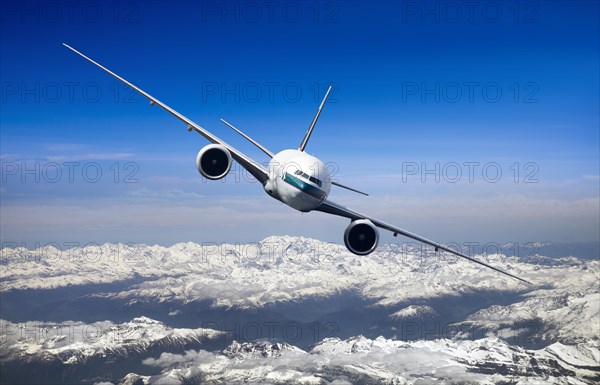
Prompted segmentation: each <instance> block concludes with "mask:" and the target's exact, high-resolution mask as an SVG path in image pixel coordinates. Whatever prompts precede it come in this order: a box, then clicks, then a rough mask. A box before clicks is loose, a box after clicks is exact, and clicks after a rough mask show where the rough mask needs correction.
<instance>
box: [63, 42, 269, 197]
mask: <svg viewBox="0 0 600 385" xmlns="http://www.w3.org/2000/svg"><path fill="white" fill-rule="evenodd" d="M63 45H64V46H65V47H67V48H68V49H70V50H71V51H73V52H75V53H76V54H78V55H79V56H81V57H82V58H84V59H86V60H87V61H89V62H91V63H92V64H95V65H96V66H98V67H99V68H101V69H103V70H104V71H106V72H108V73H109V74H110V75H112V76H114V77H115V78H117V79H118V80H120V81H122V82H123V83H125V84H126V85H128V86H129V87H131V88H132V89H133V90H135V91H136V92H138V93H140V94H141V95H143V96H144V97H146V98H148V100H150V105H154V104H158V105H159V106H161V107H162V108H163V109H164V110H165V111H167V112H168V113H170V114H171V115H173V116H174V117H176V118H177V119H179V120H181V121H182V122H183V123H185V124H186V125H187V127H188V131H192V130H194V131H196V132H197V133H199V134H200V135H202V136H203V137H205V138H206V139H207V140H208V141H209V142H211V143H216V144H220V145H222V146H224V147H226V148H227V149H228V150H229V151H230V152H231V156H232V157H233V159H235V160H236V161H237V162H238V163H239V164H240V165H241V166H242V167H244V168H245V169H246V170H248V172H249V173H250V174H252V176H254V177H255V178H256V179H258V181H259V182H260V183H261V184H262V185H263V186H264V184H265V183H266V182H267V180H268V179H269V173H268V172H267V170H266V169H265V168H264V167H263V166H262V165H260V164H259V163H258V162H255V161H254V160H252V159H251V158H250V157H248V156H247V155H245V154H244V153H242V152H241V151H239V150H236V149H235V148H234V147H233V146H230V145H229V144H227V143H225V142H224V141H223V140H221V139H219V138H217V137H216V136H215V135H213V134H212V133H211V132H209V131H208V130H206V129H205V128H203V127H201V126H200V125H199V124H197V123H194V122H193V121H192V120H191V119H189V118H187V117H185V116H183V115H182V114H180V113H179V112H177V111H175V110H174V109H172V108H171V107H169V106H167V105H166V104H164V103H163V102H161V101H160V100H158V99H156V98H155V97H153V96H152V95H150V94H149V93H147V92H145V91H144V90H142V89H141V88H138V87H137V86H136V85H134V84H133V83H130V82H129V81H127V80H125V79H123V78H122V77H120V76H119V75H117V74H116V73H114V72H112V71H111V70H109V69H108V68H106V67H104V66H102V65H100V64H98V63H96V62H95V61H94V60H92V59H90V58H89V57H87V56H85V55H84V54H82V53H81V52H79V51H77V50H76V49H75V48H73V47H70V46H68V45H67V44H65V43H63Z"/></svg>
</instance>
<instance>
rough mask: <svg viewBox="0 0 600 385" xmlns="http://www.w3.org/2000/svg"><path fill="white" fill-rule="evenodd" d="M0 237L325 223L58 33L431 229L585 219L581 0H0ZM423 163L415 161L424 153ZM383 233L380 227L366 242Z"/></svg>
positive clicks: (593, 90) (593, 77)
mask: <svg viewBox="0 0 600 385" xmlns="http://www.w3.org/2000/svg"><path fill="white" fill-rule="evenodd" d="M1 7H2V8H1V11H2V13H1V15H0V16H1V18H2V19H1V23H0V31H1V34H0V39H1V40H0V41H1V55H2V60H1V62H0V69H1V81H2V89H1V98H2V100H1V116H0V123H1V132H0V139H1V144H0V146H1V154H2V155H1V156H2V158H1V161H2V187H1V190H0V191H1V199H2V207H1V214H2V215H1V226H2V232H1V233H2V234H1V240H2V242H17V243H19V242H25V243H26V244H27V245H34V244H35V243H48V242H56V243H58V244H64V243H68V242H80V243H84V242H97V243H102V242H106V241H120V242H144V243H159V244H172V243H175V242H179V241H196V242H253V241H259V240H261V239H262V238H264V237H266V236H269V235H273V234H290V235H304V236H310V237H314V238H319V239H323V240H330V241H337V242H341V240H342V234H343V230H344V228H345V226H346V224H347V223H346V220H343V219H341V218H333V217H332V218H329V217H327V216H325V215H324V214H320V213H310V214H300V213H298V212H294V211H293V210H292V209H289V208H287V207H284V206H283V205H282V204H281V203H279V202H277V201H274V200H272V199H270V198H268V197H267V196H266V195H265V194H264V193H263V191H262V188H261V187H260V186H259V185H257V184H256V183H251V181H250V182H249V181H247V180H246V179H247V178H246V177H245V174H243V173H242V172H241V171H239V170H238V169H234V170H233V172H232V174H231V175H230V176H228V177H227V178H226V181H224V182H221V181H218V182H207V181H203V180H202V178H201V177H200V176H199V174H198V172H197V171H196V169H195V165H194V158H195V155H196V153H197V152H198V150H200V149H201V148H202V146H204V145H205V144H206V141H205V140H204V139H203V138H201V137H200V136H199V135H197V134H194V133H192V134H190V133H188V132H187V131H186V129H185V127H184V126H183V125H182V124H181V123H180V122H179V121H177V120H176V119H174V118H172V117H171V116H169V115H168V114H166V113H165V112H164V111H162V110H161V109H158V108H156V107H152V108H151V107H150V106H149V105H148V104H147V102H146V101H145V100H142V99H141V97H139V96H137V95H133V94H132V93H131V92H130V91H129V90H128V89H126V88H125V87H124V86H121V85H119V84H117V83H116V81H115V80H114V79H112V78H110V77H109V76H108V75H107V74H105V73H104V72H102V71H101V70H99V69H98V68H96V67H94V66H93V65H91V64H90V63H88V62H86V61H84V60H83V59H81V58H79V57H78V56H76V55H75V54H73V53H72V52H70V51H69V50H67V49H66V48H64V47H63V46H62V45H61V43H63V42H65V43H67V44H70V45H72V46H73V47H75V48H76V49H78V50H80V51H82V52H83V53H85V54H86V55H88V56H90V57H92V58H94V59H95V60H97V61H98V62H100V63H101V64H103V65H105V66H107V67H108V68H110V69H112V70H113V71H115V72H117V73H119V74H120V75H121V76H123V77H125V78H127V79H128V80H130V81H132V82H134V83H136V84H137V85H139V86H140V87H142V88H143V89H145V90H146V91H147V92H149V93H150V94H152V95H154V96H156V97H158V98H159V99H160V100H162V101H163V102H165V103H167V104H169V105H170V106H171V107H173V108H175V109H177V110H178V111H180V112H182V113H183V114H185V115H186V116H188V117H190V118H192V119H194V120H195V121H196V122H198V123H199V124H201V125H202V126H204V127H205V128H207V129H209V130H211V131H212V132H214V133H215V134H217V135H218V136H220V137H221V138H222V139H224V140H226V141H227V142H229V143H231V144H233V145H235V146H236V147H237V148H239V149H240V150H242V151H244V152H246V153H247V154H248V155H250V156H253V157H256V158H257V159H258V160H260V161H266V160H267V159H266V158H265V157H264V155H261V152H260V151H258V150H256V149H255V148H253V146H252V145H251V144H249V143H247V142H245V141H244V139H243V138H241V137H239V136H237V135H236V134H235V133H234V132H232V131H231V130H229V129H228V128H227V127H226V126H224V125H222V124H221V123H220V122H219V118H221V117H223V118H225V119H227V120H229V121H230V122H231V123H233V124H234V125H236V126H238V127H239V128H240V129H242V130H243V131H245V132H246V133H247V134H249V135H250V136H252V137H253V138H255V139H256V140H258V141H259V142H261V143H262V144H263V145H265V146H266V147H267V148H269V149H271V150H272V151H275V152H277V151H279V150H283V149H285V148H294V147H295V146H297V145H298V143H299V142H300V140H301V139H302V136H303V135H304V132H305V130H306V128H307V127H308V125H309V123H310V121H311V119H312V117H313V114H314V112H315V110H316V108H317V106H318V103H319V101H320V98H321V97H322V95H323V94H324V91H325V89H326V87H327V85H328V84H333V85H334V93H333V95H332V97H331V98H330V100H329V101H328V103H327V105H326V107H325V109H324V111H323V114H322V115H321V118H320V120H319V123H318V125H317V128H316V131H315V133H314V135H313V137H312V138H311V142H310V143H309V146H308V148H307V150H308V151H309V152H310V153H312V154H314V155H316V156H318V157H320V158H321V159H323V160H324V161H326V162H331V163H332V167H334V168H335V169H336V170H337V172H336V177H337V178H338V179H339V180H340V181H341V182H342V183H345V184H349V185H352V186H354V187H356V188H358V189H361V190H367V191H368V192H369V193H371V196H370V197H367V198H365V197H362V196H356V195H355V194H352V193H349V192H346V191H343V190H341V191H340V190H339V189H338V190H333V192H332V195H331V196H330V198H331V199H332V200H334V201H336V202H338V203H342V204H346V205H348V206H351V207H353V208H356V209H357V210H360V211H363V212H366V213H371V214H373V215H376V216H378V217H381V218H382V219H384V220H386V221H388V222H391V223H394V224H397V225H399V226H401V227H404V228H406V229H408V230H411V231H414V232H417V233H420V234H422V235H425V236H428V237H430V238H434V239H436V240H440V241H443V242H490V241H491V242H510V241H519V242H529V241H568V242H584V241H598V233H599V231H600V225H599V221H600V220H599V210H600V208H599V183H600V180H599V169H598V168H599V142H600V139H599V127H600V122H599V117H600V111H599V105H600V100H599V73H600V68H599V46H600V43H599V36H600V34H599V32H600V30H599V19H600V18H599V5H598V2H597V1H583V2H559V1H549V2H546V1H543V2H542V1H537V2H536V1H533V2H522V3H521V2H518V3H513V2H477V1H475V2H441V1H431V2H416V1H399V2H364V3H362V2H342V1H325V2H312V1H310V2H296V1H283V2H278V1H274V2H239V1H229V2H227V3H222V2H215V1H204V2H191V1H181V2H176V1H175V2H164V3H163V2H160V1H149V2H145V1H144V2H135V1H132V2H60V1H59V2H47V3H46V2H11V1H7V2H3V3H2V5H1ZM427 170H429V171H427ZM393 240H394V239H393V238H391V237H388V236H384V237H383V242H391V241H393Z"/></svg>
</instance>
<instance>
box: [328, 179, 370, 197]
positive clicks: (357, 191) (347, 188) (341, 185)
mask: <svg viewBox="0 0 600 385" xmlns="http://www.w3.org/2000/svg"><path fill="white" fill-rule="evenodd" d="M331 184H332V185H334V186H338V187H341V188H345V189H346V190H350V191H354V192H355V193H359V194H362V195H366V196H369V194H367V193H366V192H362V191H360V190H357V189H354V188H352V187H348V186H344V185H343V184H341V183H338V182H333V181H332V182H331Z"/></svg>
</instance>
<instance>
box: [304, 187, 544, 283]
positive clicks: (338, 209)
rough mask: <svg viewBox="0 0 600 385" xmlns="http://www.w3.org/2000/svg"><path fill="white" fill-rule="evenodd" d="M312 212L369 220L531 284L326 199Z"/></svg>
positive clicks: (386, 228) (436, 248) (378, 225)
mask: <svg viewBox="0 0 600 385" xmlns="http://www.w3.org/2000/svg"><path fill="white" fill-rule="evenodd" d="M314 210H316V211H322V212H324V213H328V214H333V215H338V216H341V217H345V218H349V219H351V220H357V219H368V220H369V221H371V222H372V223H373V224H374V225H375V226H377V227H380V228H382V229H385V230H389V231H391V232H393V233H394V236H395V235H397V234H401V235H404V236H405V237H408V238H412V239H414V240H417V241H419V242H423V243H425V244H427V245H430V246H433V247H434V248H435V250H436V251H437V250H444V251H447V252H449V253H452V254H454V255H457V256H459V257H462V258H465V259H468V260H469V261H472V262H475V263H478V264H480V265H483V266H485V267H488V268H490V269H492V270H495V271H497V272H499V273H502V274H506V275H508V276H509V277H512V278H515V279H518V280H519V281H522V282H525V283H528V284H530V285H531V284H532V283H531V282H529V281H527V280H525V279H523V278H520V277H517V276H516V275H513V274H511V273H508V272H506V271H504V270H500V269H498V268H496V267H494V266H491V265H488V264H487V263H485V262H481V261H479V260H477V259H474V258H472V257H469V256H468V255H466V254H463V253H461V252H459V251H456V250H452V249H450V248H448V247H446V246H444V245H442V244H440V243H437V242H434V241H431V240H429V239H427V238H424V237H421V236H420V235H417V234H413V233H411V232H409V231H406V230H404V229H401V228H399V227H396V226H392V225H390V224H388V223H385V222H382V221H380V220H377V219H374V218H370V217H369V216H367V215H363V214H361V213H358V212H356V211H353V210H350V209H348V208H346V207H344V206H341V205H338V204H337V203H334V202H331V201H330V200H327V199H326V200H325V201H323V203H322V204H321V205H320V206H319V207H317V208H316V209H314Z"/></svg>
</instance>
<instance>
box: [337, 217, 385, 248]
mask: <svg viewBox="0 0 600 385" xmlns="http://www.w3.org/2000/svg"><path fill="white" fill-rule="evenodd" d="M378 242H379V231H378V230H377V228H376V227H375V225H374V224H373V222H371V221H369V220H368V219H359V220H356V221H352V223H350V225H349V226H348V228H346V231H345V232H344V243H345V244H346V247H347V248H348V250H350V251H351V252H353V253H354V254H357V255H367V254H370V253H372V252H373V250H375V249H376V248H377V243H378Z"/></svg>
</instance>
